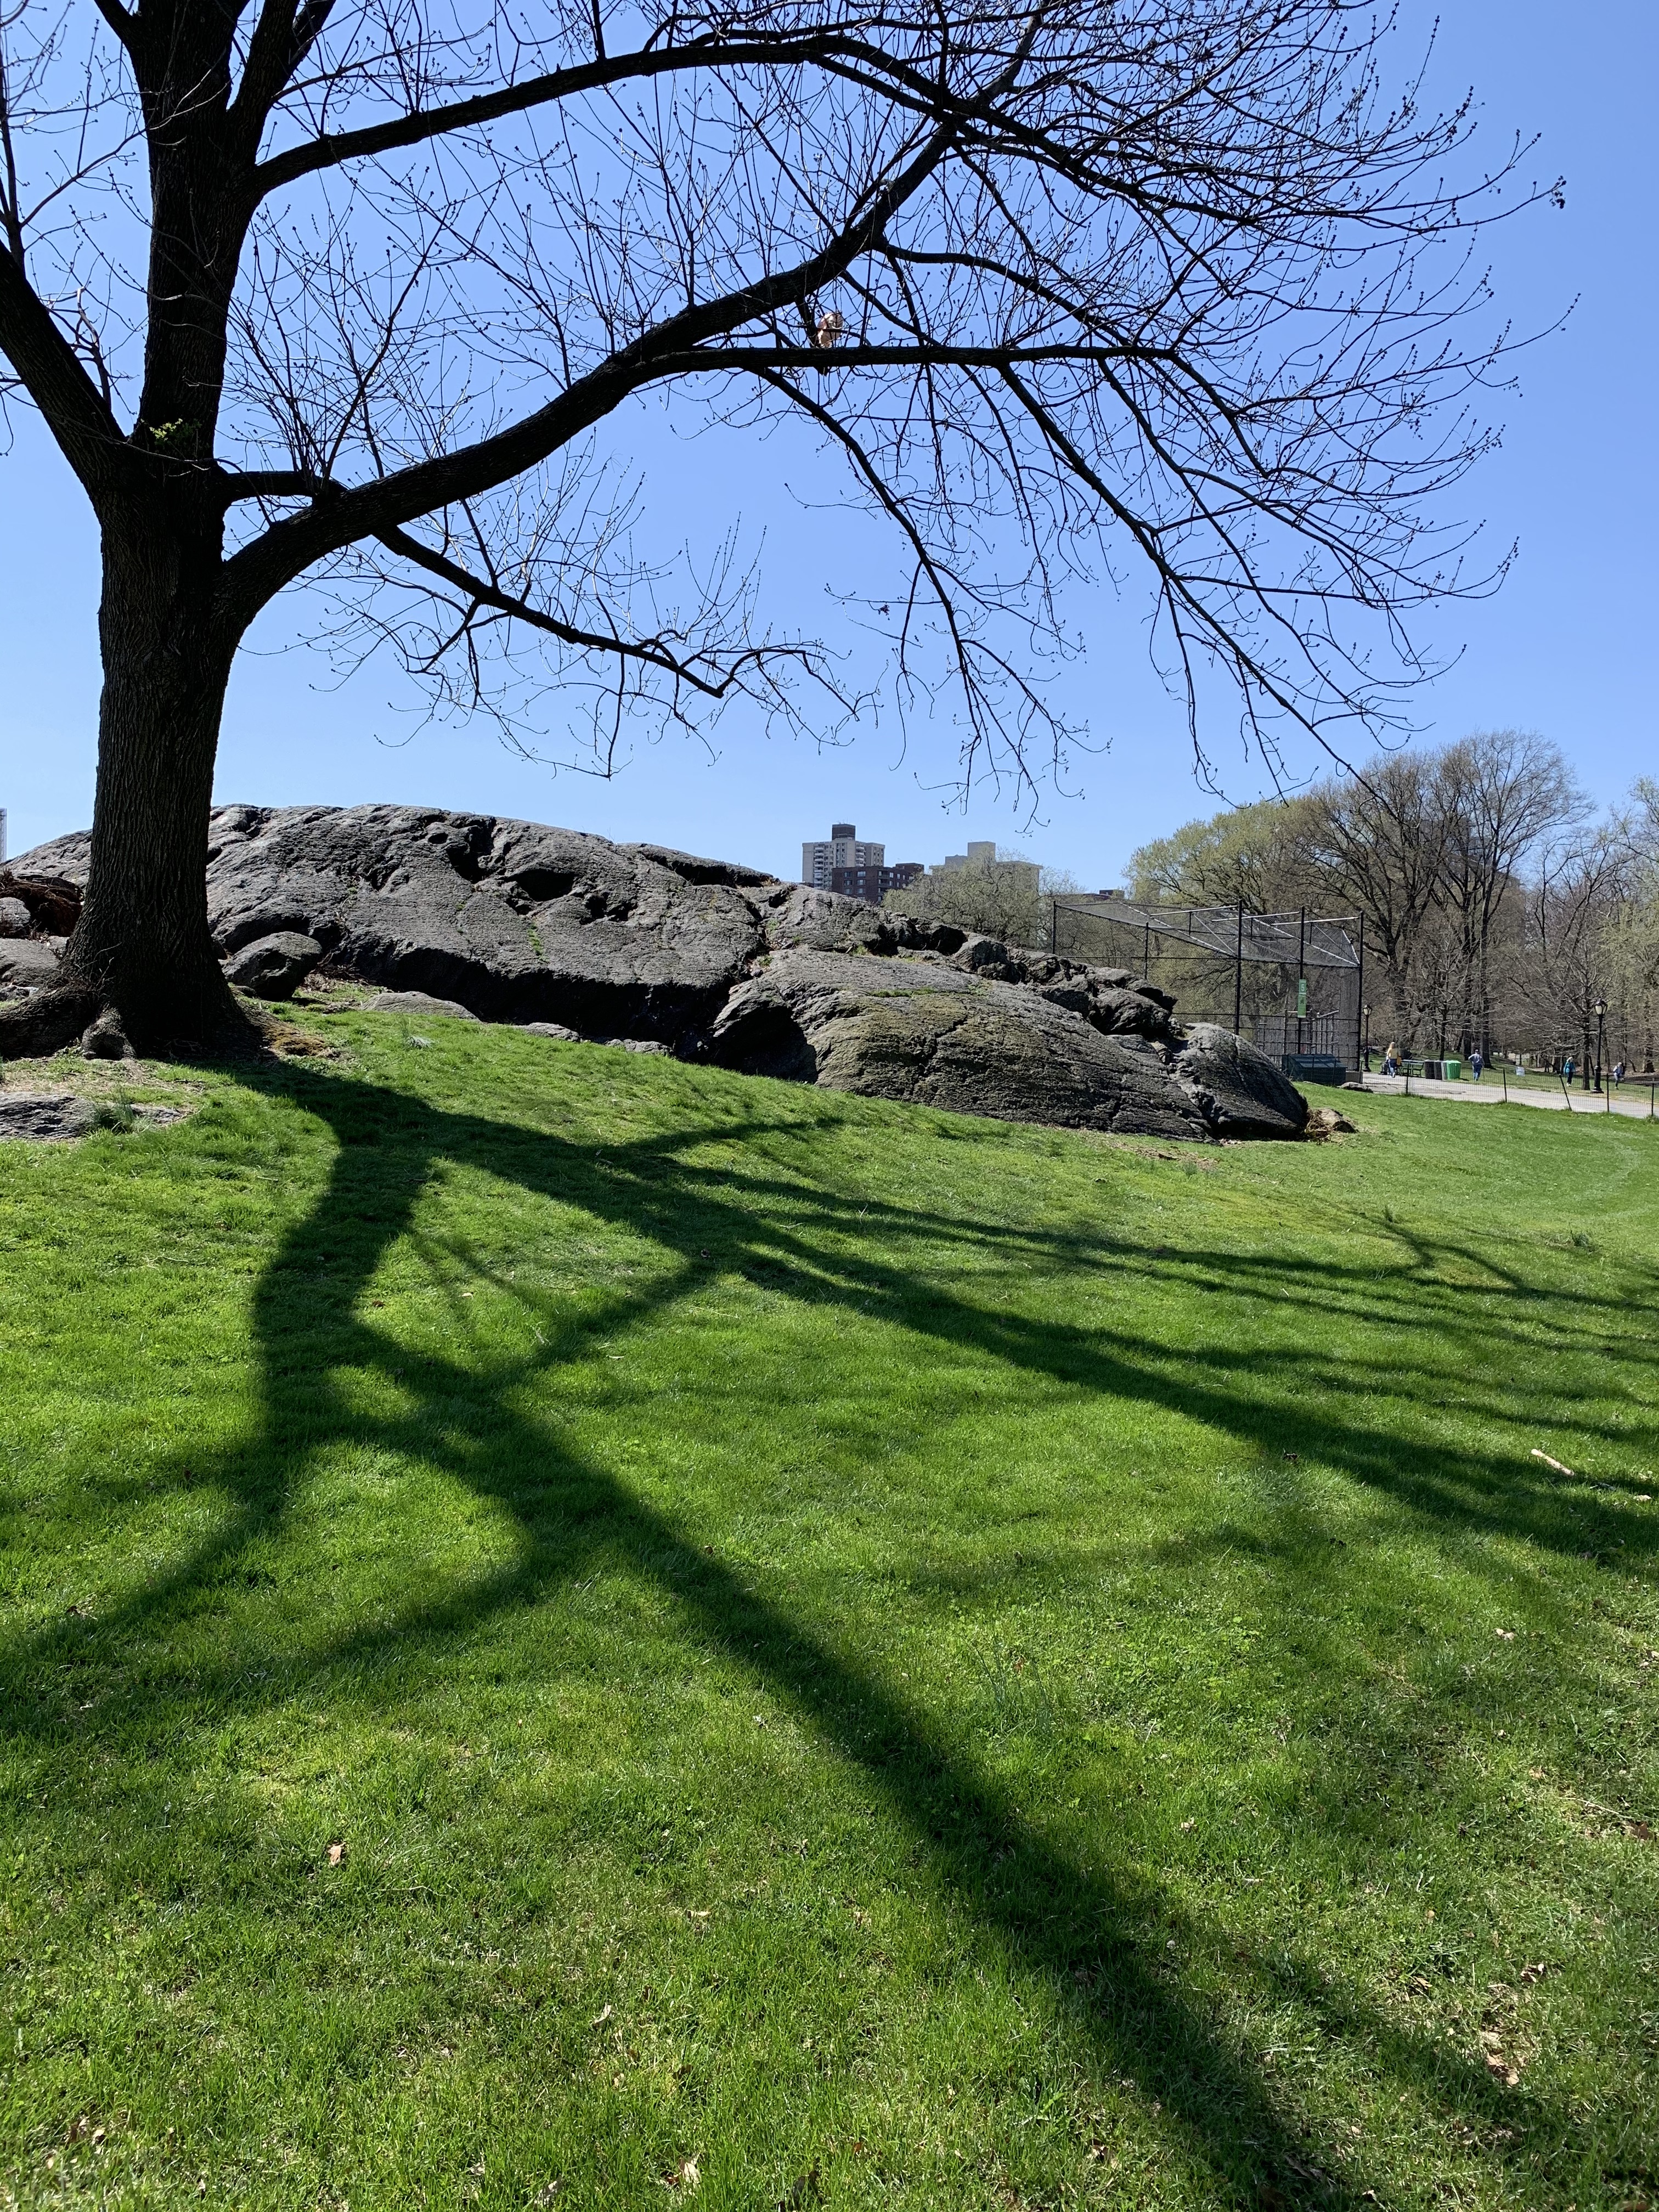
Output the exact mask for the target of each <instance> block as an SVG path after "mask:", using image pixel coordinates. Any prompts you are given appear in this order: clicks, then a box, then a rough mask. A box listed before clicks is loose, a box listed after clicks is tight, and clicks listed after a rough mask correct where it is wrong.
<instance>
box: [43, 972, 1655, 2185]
mask: <svg viewBox="0 0 1659 2212" xmlns="http://www.w3.org/2000/svg"><path fill="white" fill-rule="evenodd" d="M314 1025H315V1027H316V1028H317V1029H318V1030H319V1031H325V1032H326V1033H327V1035H328V1036H329V1038H330V1040H331V1042H332V1044H333V1046H334V1047H335V1050H334V1052H333V1054H332V1055H331V1056H323V1057H313V1058H311V1059H308V1060H288V1061H285V1062H283V1063H280V1064H276V1063H272V1064H268V1065H266V1066H262V1067H260V1068H257V1069H253V1070H251V1071H250V1070H244V1071H241V1072H228V1071H212V1070H209V1071H201V1070H196V1071H183V1070H175V1071H170V1072H167V1071H164V1072H163V1073H167V1075H168V1076H169V1079H176V1080H179V1081H183V1080H185V1079H190V1080H192V1081H194V1082H195V1083H196V1084H197V1086H198V1092H197V1095H198V1100H199V1110H198V1111H197V1112H196V1113H195V1115H193V1116H192V1118H191V1119H189V1120H187V1121H182V1122H179V1123H178V1124H176V1125H175V1126H173V1127H171V1128H167V1129H165V1130H151V1131H149V1132H138V1133H131V1134H126V1135H123V1134H119V1133H113V1132H111V1133H100V1134H99V1135H97V1136H94V1137H93V1138H91V1139H88V1140H87V1141H86V1142H85V1143H84V1144H82V1145H81V1146H76V1147H68V1146H21V1145H9V1146H0V1340H3V1346H4V1399H3V1408H4V1412H3V1429H0V1434H3V1440H4V1455H3V1478H4V1498H3V1504H4V1513H5V1521H4V1552H3V1559H4V1580H3V1595H4V1611H3V1615H0V1641H3V1651H4V1661H3V1674H0V1699H3V1715H0V1720H3V1728H0V1742H3V1751H0V1787H3V1800H0V1803H3V1814H0V1818H3V1835H0V1843H3V1858H0V1872H3V1878H4V1879H3V1887H0V1966H3V1977H4V1995H3V2004H4V2018H3V2022H0V2114H3V2138H4V2139H3V2150H0V2175H3V2181H0V2204H13V2203H18V2204H24V2205H29V2206H34V2205H60V2204H63V2205H88V2206H91V2205H94V2204H95V2205H99V2206H104V2205H110V2206H117V2205H119V2206H128V2205H133V2206H137V2205H152V2204H155V2205H173V2204H181V2205H182V2204H197V2203H203V2202H205V2203H209V2204H220V2205H237V2206H249V2207H266V2206H273V2207H274V2206H284V2207H287V2206H305V2207H312V2206H316V2207H345V2206H347V2205H349V2206H350V2207H351V2208H353V2212H368V2208H371V2207H380V2206H404V2205H411V2206H412V2205H430V2206H435V2207H436V2206H449V2205H463V2204H478V2205H483V2206H491V2207H494V2206H501V2207H507V2206H511V2207H527V2206H530V2205H556V2206H563V2205H577V2206H624V2205H625V2206H658V2207H662V2206H667V2205H670V2204H672V2203H681V2202H684V2201H688V2200H689V2199H690V2197H692V2196H694V2195H695V2197H696V2200H697V2202H698V2203H699V2204H700V2205H706V2206H709V2207H726V2206H731V2207H744V2208H750V2207H755V2208H766V2207H771V2206H775V2205H779V2204H782V2205H786V2206H788V2207H791V2208H797V2207H806V2206H810V2205H814V2204H817V2203H823V2204H826V2205H830V2206H875V2205H882V2206H892V2205H897V2204H905V2205H915V2206H923V2205H926V2206H935V2205H941V2206H969V2205H971V2206H981V2205H982V2206H986V2207H999V2208H1008V2207H1019V2206H1054V2207H1060V2206H1070V2205H1093V2204H1112V2205H1122V2206H1126V2207H1127V2206H1133V2207H1140V2206H1188V2207H1200V2206H1232V2205H1239V2206H1246V2207H1255V2208H1261V2212H1274V2209H1275V2208H1282V2207H1285V2206H1290V2205H1296V2206H1301V2205H1322V2206H1324V2205H1328V2206H1334V2207H1351V2208H1353V2212H1360V2208H1362V2207H1364V2206H1366V2205H1379V2206H1384V2207H1404V2206H1413V2205H1425V2206H1426V2205H1431V2204H1433V2205H1440V2204H1455V2205H1457V2206H1460V2207H1468V2208H1476V2207H1479V2208H1486V2207H1491V2208H1493V2209H1494V2212H1496V2208H1500V2207H1502V2208H1509V2207H1515V2206H1534V2205H1539V2206H1545V2205H1547V2206H1559V2207H1560V2208H1561V2212H1566V2208H1567V2207H1569V2206H1574V2207H1576V2208H1577V2212H1589V2208H1591V2207H1600V2206H1603V2205H1606V2206H1618V2207H1628V2208H1643V2207H1648V2206H1650V2205H1659V2178H1656V2177H1659V2140H1656V2138H1659V2113H1656V2107H1659V1878H1656V1873H1659V1840H1656V1835H1655V1833H1651V1832H1650V1828H1649V1825H1648V1824H1649V1823H1650V1822H1651V1823H1652V1824H1653V1826H1654V1830H1655V1831H1656V1832H1659V1769H1656V1757H1655V1748H1656V1719H1659V1694H1656V1677H1659V1605H1656V1586H1655V1576H1654V1565H1655V1554H1656V1544H1659V1502H1656V1500H1655V1498H1654V1497H1653V1496H1651V1495H1650V1493H1653V1492H1659V1439H1656V1395H1659V1390H1656V1384H1659V1376H1656V1357H1659V1302H1656V1291H1659V1273H1656V1257H1659V1130H1656V1129H1653V1128H1650V1127H1646V1126H1645V1125H1643V1124H1639V1123H1635V1122H1630V1121H1619V1120H1617V1119H1613V1120H1605V1121H1604V1120H1598V1119H1593V1118H1590V1117H1583V1118H1580V1119H1576V1120H1572V1121H1569V1120H1568V1119H1567V1117H1566V1116H1565V1115H1544V1114H1538V1113H1532V1112H1527V1111H1523V1110H1521V1109H1516V1110H1515V1111H1514V1112H1512V1113H1505V1112H1503V1111H1501V1110H1498V1109H1492V1110H1489V1111H1486V1112H1483V1113H1480V1114H1469V1113H1464V1112H1462V1111H1459V1110H1458V1109H1456V1108H1455V1107H1449V1106H1441V1105H1436V1104H1433V1103H1426V1102H1419V1101H1406V1100H1396V1099H1382V1098H1371V1099H1364V1100H1356V1101H1352V1102H1350V1101H1347V1100H1345V1101H1344V1102H1343V1103H1345V1104H1348V1103H1352V1107H1353V1111H1354V1113H1355V1115H1356V1117H1357V1118H1358V1120H1359V1121H1360V1122H1361V1124H1362V1127H1361V1130H1360V1133H1359V1134H1358V1135H1357V1136H1355V1137H1352V1138H1349V1139H1344V1140H1341V1141H1339V1142H1337V1143H1334V1144H1330V1145H1325V1146H1259V1147H1255V1148H1248V1147H1229V1148H1227V1149H1225V1150H1218V1151H1206V1150H1201V1149H1192V1150H1187V1149H1177V1148H1176V1147H1172V1146H1166V1147H1164V1148H1163V1149H1162V1150H1159V1149H1158V1148H1157V1147H1156V1146H1152V1145H1151V1144H1147V1145H1143V1146H1132V1145H1127V1144H1122V1143H1115V1142H1112V1141H1109V1140H1105V1139H1093V1138H1090V1137H1087V1136H1079V1135H1073V1134H1065V1133H1056V1132H1052V1131H1048V1130H1041V1129H1030V1128H1019V1127H1007V1126H1004V1125H1001V1124H999V1123H995V1122H990V1121H969V1120H963V1119H957V1118H952V1117H951V1116H947V1115H938V1114H933V1113H930V1112H926V1111H921V1110H917V1109H908V1108H904V1107H898V1106H889V1105H885V1104H882V1103H874V1102H870V1101H865V1100H860V1099H848V1098H840V1097H835V1096H833V1095H829V1094H826V1093H823V1092H819V1091H811V1090H803V1089H798V1088H792V1087H788V1086H785V1085H775V1084H768V1083H763V1082H749V1081H744V1080H743V1079H738V1078H735V1077H729V1076H725V1075H721V1074H719V1073H713V1072H708V1071H702V1070H696V1069H692V1068H689V1067H684V1066H678V1065H677V1064H675V1063H672V1062H668V1061H664V1060H648V1059H644V1058H641V1057H637V1056H634V1055H630V1054H623V1053H620V1052H616V1051H608V1050H605V1049H602V1048H597V1047H590V1046H562V1045H554V1044H550V1043H547V1042H544V1041H542V1040H539V1039H536V1038H532V1037H527V1036H521V1035H519V1034H517V1033H514V1032H512V1031H507V1030H478V1029H477V1028H475V1027H471V1026H464V1025H462V1024H451V1023H445V1022H430V1023H426V1024H422V1030H423V1033H424V1034H426V1035H428V1036H430V1037H431V1039H432V1040H433V1042H432V1043H431V1045H430V1048H428V1049H421V1048H417V1047H416V1046H415V1045H413V1044H411V1043H410V1042H409V1041H408V1025H407V1024H405V1023H402V1022H400V1021H398V1019H397V1018H374V1017H367V1016H361V1015H337V1016H332V1017H329V1018H320V1017H319V1018H318V1019H317V1021H316V1023H315V1024H314ZM1534 1448H1539V1449H1543V1450H1544V1451H1547V1453H1549V1454H1550V1455H1552V1456H1553V1458H1554V1459H1556V1460H1558V1461H1559V1462H1563V1464H1564V1465H1565V1467H1567V1468H1571V1469H1572V1470H1574V1472H1573V1473H1572V1474H1571V1475H1564V1474H1557V1473H1555V1472H1553V1470H1552V1469H1551V1468H1549V1467H1548V1466H1547V1465H1546V1464H1545V1463H1544V1462H1541V1461H1540V1460H1538V1459H1535V1458H1533V1457H1532V1456H1530V1455H1531V1453H1532V1451H1533V1449H1534ZM8 2188H9V2192H10V2193H9V2195H8V2194H7V2193H6V2191H7V2189H8Z"/></svg>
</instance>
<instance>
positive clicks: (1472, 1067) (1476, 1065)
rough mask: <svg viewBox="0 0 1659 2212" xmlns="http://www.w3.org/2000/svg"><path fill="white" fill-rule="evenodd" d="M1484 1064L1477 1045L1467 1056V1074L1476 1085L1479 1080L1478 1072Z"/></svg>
mask: <svg viewBox="0 0 1659 2212" xmlns="http://www.w3.org/2000/svg"><path fill="white" fill-rule="evenodd" d="M1484 1066H1486V1061H1485V1060H1482V1058H1481V1057H1480V1046H1479V1045H1476V1047H1475V1048H1474V1051H1473V1052H1472V1053H1471V1054H1469V1073H1470V1074H1471V1075H1472V1076H1473V1077H1474V1079H1475V1081H1476V1082H1477V1083H1479V1082H1480V1071H1481V1069H1482V1068H1483V1067H1484Z"/></svg>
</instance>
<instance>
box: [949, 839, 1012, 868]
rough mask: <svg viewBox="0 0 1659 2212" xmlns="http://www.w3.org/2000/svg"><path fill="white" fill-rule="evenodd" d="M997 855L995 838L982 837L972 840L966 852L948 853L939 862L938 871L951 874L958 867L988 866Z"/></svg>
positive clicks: (991, 864)
mask: <svg viewBox="0 0 1659 2212" xmlns="http://www.w3.org/2000/svg"><path fill="white" fill-rule="evenodd" d="M996 857H997V848H996V842H995V840H994V839H993V838H990V837H981V838H978V839H976V840H974V841H973V842H970V843H969V847H968V850H967V851H966V852H965V853H947V854H945V858H944V859H943V860H941V861H940V862H939V869H938V872H939V874H940V875H949V874H951V872H953V871H954V870H956V869H957V868H967V867H975V868H988V867H990V866H993V864H994V862H995V860H996Z"/></svg>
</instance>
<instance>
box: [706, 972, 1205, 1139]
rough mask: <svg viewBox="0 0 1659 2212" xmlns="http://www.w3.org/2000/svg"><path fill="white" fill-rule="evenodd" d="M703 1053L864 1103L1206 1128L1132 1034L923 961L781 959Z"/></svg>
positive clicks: (1110, 1124) (1085, 1124)
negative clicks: (889, 1101) (852, 1094)
mask: <svg viewBox="0 0 1659 2212" xmlns="http://www.w3.org/2000/svg"><path fill="white" fill-rule="evenodd" d="M710 1045H711V1049H712V1052H713V1054H714V1058H715V1059H716V1060H719V1061H720V1062H721V1063H722V1064H723V1065H724V1066H728V1067H736V1068H740V1069H742V1070H743V1071H744V1072H745V1073H749V1074H754V1075H776V1076H782V1077H784V1078H786V1079H790V1080H793V1081H796V1082H805V1083H817V1084H820V1085H823V1087H824V1088H825V1089H827V1090H831V1091H858V1092H860V1093H861V1094H862V1095H863V1096H865V1097H875V1098H902V1099H908V1100H910V1101H911V1102H913V1103H915V1104H918V1105H926V1106H939V1107H945V1108H948V1109H951V1110H953V1111H955V1112H957V1113H962V1114H988V1115H994V1116H996V1117H997V1118H998V1119H999V1120H1002V1121H1045V1122H1051V1123H1054V1124H1056V1125H1058V1126H1060V1127H1067V1128H1085V1129H1109V1130H1112V1131H1115V1132H1117V1133H1134V1134H1137V1135H1141V1136H1155V1137H1189V1138H1196V1139H1204V1138H1206V1137H1207V1136H1208V1134H1209V1131H1208V1129H1207V1128H1206V1126H1205V1122H1204V1117H1203V1115H1202V1114H1201V1113H1200V1110H1199V1109H1198V1107H1197V1105H1196V1104H1195V1103H1194V1101H1193V1099H1192V1098H1191V1097H1189V1096H1188V1093H1187V1092H1186V1091H1184V1090H1183V1089H1182V1087H1181V1085H1178V1084H1177V1083H1176V1082H1175V1081H1174V1080H1173V1079H1172V1078H1171V1076H1170V1073H1169V1070H1168V1068H1167V1067H1166V1066H1165V1065H1164V1058H1163V1055H1162V1054H1160V1053H1159V1052H1158V1050H1157V1048H1155V1047H1154V1046H1153V1045H1152V1044H1151V1043H1150V1042H1148V1041H1147V1040H1146V1039H1145V1038H1144V1037H1141V1036H1135V1035H1133V1034H1127V1035H1123V1036H1105V1035H1103V1034H1102V1032H1101V1031H1100V1030H1098V1029H1097V1028H1095V1027H1094V1026H1092V1025H1091V1024H1090V1023H1089V1022H1088V1021H1087V1020H1086V1019H1085V1018H1084V1016H1083V1015H1082V1014H1080V1013H1079V1012H1074V1011H1073V1010H1072V1009H1071V1008H1070V1007H1067V1006H1059V1005H1056V1004H1055V1003H1054V1001H1053V1000H1051V999H1048V998H1046V997H1044V996H1043V995H1042V993H1041V992H1038V991H1034V990H1032V989H1030V987H1026V986H1024V985H1019V984H1012V983H1002V982H994V981H986V980H985V979H984V978H982V977H981V976H980V975H975V973H974V972H973V970H972V969H969V968H963V967H962V966H959V965H957V964H955V963H952V962H950V961H947V960H944V959H941V958H939V957H937V956H935V957H933V958H932V959H927V958H921V959H917V958H908V959H907V958H902V957H891V958H872V957H869V956H868V955H867V954H866V956H864V957H857V956H855V955H849V954H847V953H840V952H819V951H812V950H810V949H807V948H797V949H793V950H791V951H785V952H781V953H779V954H777V955H776V956H775V957H774V958H773V959H772V960H771V961H770V963H769V964H768V966H767V967H766V968H765V969H764V970H763V972H762V973H761V974H759V975H755V976H753V977H752V978H750V981H747V982H745V983H743V984H740V985H739V986H738V988H737V990H735V991H734V992H733V993H732V996H731V997H730V998H729V999H728V1000H726V1005H725V1006H724V1007H723V1008H722V1009H721V1011H720V1014H719V1015H718V1017H717V1018H716V1019H715V1022H714V1030H713V1032H712V1035H711V1038H710Z"/></svg>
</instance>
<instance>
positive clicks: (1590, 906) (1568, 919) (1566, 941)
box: [1522, 815, 1632, 1090]
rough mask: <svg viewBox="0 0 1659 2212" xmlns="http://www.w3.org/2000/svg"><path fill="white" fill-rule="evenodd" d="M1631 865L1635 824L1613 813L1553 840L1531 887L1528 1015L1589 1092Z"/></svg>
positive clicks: (1536, 1030) (1524, 1003)
mask: <svg viewBox="0 0 1659 2212" xmlns="http://www.w3.org/2000/svg"><path fill="white" fill-rule="evenodd" d="M1631 866H1632V846H1631V842H1630V836H1629V824H1628V823H1626V821H1624V820H1623V819H1622V818H1621V817H1619V816H1617V815H1614V816H1612V817H1609V818H1608V819H1607V820H1605V821H1602V822H1597V823H1592V824H1591V825H1590V826H1589V828H1588V829H1582V830H1577V831H1574V832H1571V833H1570V834H1568V835H1566V836H1562V837H1561V838H1559V839H1557V840H1553V841H1552V842H1551V843H1550V844H1549V845H1548V846H1547V848H1546V849H1545V851H1544V853H1543V854H1542V855H1541V861H1540V866H1539V871H1538V874H1537V877H1536V878H1535V880H1534V883H1533V884H1532V886H1531V896H1530V899H1529V902H1528V945H1527V951H1528V959H1527V963H1526V966H1525V969H1524V971H1523V976H1522V1009H1523V1010H1524V1012H1525V1013H1526V1015H1527V1016H1528V1018H1530V1021H1531V1024H1532V1025H1533V1028H1534V1033H1535V1034H1538V1033H1541V1035H1542V1036H1543V1038H1544V1039H1545V1041H1546V1042H1547V1047H1548V1048H1549V1049H1550V1050H1552V1051H1554V1050H1557V1049H1559V1048H1560V1047H1561V1046H1563V1045H1566V1046H1570V1047H1571V1048H1572V1050H1573V1053H1574V1056H1575V1058H1576V1059H1577V1062H1578V1069H1579V1078H1580V1080H1581V1082H1582V1084H1583V1087H1584V1088H1585V1090H1588V1089H1589V1083H1590V1061H1591V1052H1592V1048H1593V1045H1594V1043H1595V1037H1596V1034H1597V1029H1598V1024H1597V1021H1596V1016H1595V1007H1596V1005H1597V1003H1598V1001H1605V1000H1606V997H1607V989H1608V986H1609V983H1610V981H1611V980H1612V968H1613V962H1612V958H1611V950H1612V948H1611V945H1610V941H1609V939H1610V932H1611V927H1612V925H1613V923H1614V922H1615V921H1616V919H1617V917H1618V915H1619V914H1620V909H1621V908H1622V907H1623V905H1624V903H1625V901H1626V896H1627V895H1628V890H1629V887H1630V876H1631Z"/></svg>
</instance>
